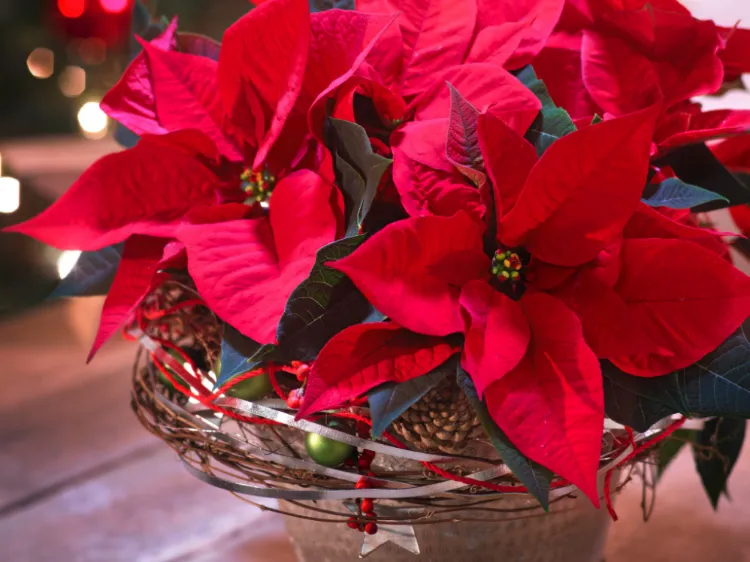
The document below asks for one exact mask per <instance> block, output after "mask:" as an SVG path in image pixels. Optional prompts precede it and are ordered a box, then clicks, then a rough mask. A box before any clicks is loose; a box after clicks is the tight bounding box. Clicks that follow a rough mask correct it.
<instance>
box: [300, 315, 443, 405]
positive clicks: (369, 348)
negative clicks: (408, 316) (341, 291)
mask: <svg viewBox="0 0 750 562" xmlns="http://www.w3.org/2000/svg"><path fill="white" fill-rule="evenodd" d="M456 351H457V348H456V346H455V345H452V344H449V343H447V342H445V341H444V340H442V339H441V338H435V337H430V336H424V335H421V334H415V333H414V332H410V331H409V330H405V329H404V328H401V327H400V326H398V325H396V324H394V323H392V322H375V323H372V324H360V325H357V326H351V327H350V328H346V329H344V330H342V331H341V332H340V333H338V334H336V336H334V337H333V338H332V339H331V341H329V342H328V343H327V344H326V346H325V347H324V348H323V349H322V350H321V352H320V355H319V356H318V358H317V360H316V361H315V364H314V365H313V368H312V371H311V373H310V375H309V379H308V380H309V382H308V384H307V386H306V388H305V399H304V403H303V405H302V407H301V409H300V410H299V412H298V413H297V417H298V418H302V417H305V416H307V415H309V414H311V413H313V412H317V411H319V410H325V409H327V408H330V407H333V406H338V405H340V404H342V403H345V402H346V401H347V400H350V399H352V398H355V397H357V396H359V395H361V394H364V393H365V392H367V391H368V390H370V389H371V388H374V387H375V386H377V385H379V384H382V383H386V382H395V383H400V382H406V381H408V380H410V379H413V378H415V377H419V376H422V375H424V374H426V373H428V372H430V371H431V370H432V369H434V368H435V367H438V366H440V365H442V364H443V363H445V361H446V360H447V359H448V358H449V357H450V356H451V355H453V354H455V353H456Z"/></svg>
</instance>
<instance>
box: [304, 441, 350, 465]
mask: <svg viewBox="0 0 750 562" xmlns="http://www.w3.org/2000/svg"><path fill="white" fill-rule="evenodd" d="M305 449H307V454H308V455H310V458H311V459H312V460H314V461H315V462H316V463H318V464H322V465H323V466H328V467H331V468H333V467H336V466H340V465H342V464H344V462H346V460H347V459H349V458H350V457H352V455H354V453H355V451H356V449H355V448H354V447H352V446H351V445H347V444H346V443H341V442H340V441H336V440H334V439H328V438H327V437H323V436H322V435H318V434H317V433H308V434H307V435H306V436H305Z"/></svg>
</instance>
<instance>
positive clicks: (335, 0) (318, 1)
mask: <svg viewBox="0 0 750 562" xmlns="http://www.w3.org/2000/svg"><path fill="white" fill-rule="evenodd" d="M354 9H355V8H354V0H310V12H311V13H315V12H325V11H326V10H354Z"/></svg>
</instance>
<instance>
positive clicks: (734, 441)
mask: <svg viewBox="0 0 750 562" xmlns="http://www.w3.org/2000/svg"><path fill="white" fill-rule="evenodd" d="M746 425H747V422H746V420H744V419H736V418H715V419H712V420H708V421H707V422H706V424H705V425H704V426H703V429H702V430H701V431H700V432H699V433H698V435H697V438H696V440H695V443H694V444H693V457H694V458H695V466H696V468H697V469H698V473H699V474H700V475H701V481H702V482H703V487H704V488H705V490H706V493H707V494H708V497H709V499H710V500H711V504H712V505H713V506H714V509H716V508H717V506H718V504H719V498H720V497H721V494H724V495H726V496H727V497H729V494H728V493H727V480H728V479H729V476H730V474H731V473H732V469H733V468H734V465H735V464H736V462H737V459H738V458H739V456H740V451H741V450H742V444H743V443H744V441H745V427H746Z"/></svg>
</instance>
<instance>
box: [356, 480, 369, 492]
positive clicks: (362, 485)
mask: <svg viewBox="0 0 750 562" xmlns="http://www.w3.org/2000/svg"><path fill="white" fill-rule="evenodd" d="M354 487H355V488H356V489H357V490H362V489H365V488H369V487H370V483H369V482H368V481H367V479H366V478H364V477H362V478H360V479H359V480H358V481H357V485H356V486H354Z"/></svg>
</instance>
